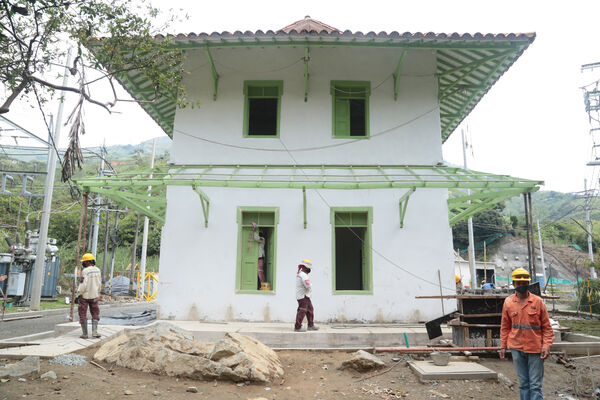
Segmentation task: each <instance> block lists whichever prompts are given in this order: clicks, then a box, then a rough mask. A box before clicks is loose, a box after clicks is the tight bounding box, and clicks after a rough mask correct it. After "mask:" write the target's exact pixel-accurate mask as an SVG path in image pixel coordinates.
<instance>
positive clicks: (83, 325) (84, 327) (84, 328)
mask: <svg viewBox="0 0 600 400" xmlns="http://www.w3.org/2000/svg"><path fill="white" fill-rule="evenodd" d="M79 323H80V324H81V331H82V332H83V333H82V335H81V336H79V337H80V338H82V339H87V338H88V332H87V321H81V322H79Z"/></svg>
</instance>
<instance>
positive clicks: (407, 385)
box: [0, 347, 600, 400]
mask: <svg viewBox="0 0 600 400" xmlns="http://www.w3.org/2000/svg"><path fill="white" fill-rule="evenodd" d="M95 351H96V348H93V347H92V348H88V349H85V350H82V351H80V352H78V354H83V355H85V356H87V357H88V360H91V359H92V357H93V354H94V353H95ZM278 354H279V357H280V359H281V361H282V364H283V366H284V369H285V377H284V378H283V379H281V380H277V381H276V382H272V383H271V384H267V385H263V384H247V385H246V384H236V383H232V382H226V381H194V380H190V379H177V378H172V377H166V376H157V375H151V374H146V373H143V372H139V371H134V370H130V369H126V368H120V367H116V366H111V365H107V364H103V366H104V367H105V368H106V369H107V370H106V371H105V370H102V369H100V368H98V367H96V366H94V365H91V364H87V365H85V366H82V367H71V366H62V365H49V364H48V361H47V360H42V362H41V372H40V373H44V372H47V371H49V370H53V371H54V372H56V375H57V376H58V379H57V380H54V381H53V380H41V379H40V378H39V375H38V374H31V375H29V376H25V377H24V378H26V379H27V381H26V382H19V381H18V378H10V381H9V382H6V383H0V400H1V399H7V400H9V399H10V400H12V399H23V398H48V399H61V398H66V399H70V400H75V399H79V400H93V399H128V400H129V399H131V400H135V399H146V400H147V399H154V398H156V399H204V398H209V399H243V400H246V399H294V400H298V399H340V398H346V399H394V398H412V399H437V398H440V399H442V398H445V399H483V398H490V397H491V396H493V397H494V398H495V399H516V398H518V397H519V394H518V389H517V387H516V386H517V385H515V387H514V388H513V389H509V388H508V387H507V386H506V385H505V384H504V383H501V382H496V381H468V380H459V381H434V382H424V383H421V382H419V381H418V379H417V378H416V376H415V375H414V374H413V373H412V371H411V370H410V369H409V367H408V366H407V365H406V360H408V357H407V356H396V355H392V354H389V353H387V354H382V355H378V356H380V357H381V359H382V360H383V361H385V362H386V364H387V368H389V367H392V366H393V368H392V369H391V370H389V371H388V372H385V373H383V374H381V375H378V376H373V377H370V376H371V375H373V373H365V374H361V373H358V372H354V371H339V370H338V369H337V368H338V367H339V365H340V364H341V363H342V361H344V360H347V359H348V358H350V356H349V354H348V353H344V352H315V351H281V352H279V353H278ZM392 357H401V358H402V360H401V361H399V362H397V363H396V362H394V361H392V360H391V358H392ZM555 360H556V359H549V360H548V361H547V362H546V363H545V376H544V384H543V387H544V395H545V397H546V398H547V399H555V398H559V397H558V393H570V394H571V395H575V396H576V393H577V392H579V393H580V395H579V396H576V397H579V398H588V397H586V396H585V395H581V394H582V393H583V392H584V391H587V392H588V396H589V394H591V390H592V385H595V386H598V385H600V358H591V359H582V360H575V361H573V363H574V365H575V366H576V368H575V369H570V368H566V367H565V366H563V365H561V364H558V363H556V361H555ZM480 362H481V364H483V365H485V366H487V367H488V368H491V369H493V370H495V371H497V372H500V373H502V374H504V375H505V376H507V377H508V378H509V379H511V380H512V381H513V382H515V383H516V382H517V378H516V374H515V371H514V368H513V366H512V363H511V362H509V361H501V360H499V359H498V358H484V359H481V361H480ZM2 364H4V362H3V363H2ZM387 368H386V369H387ZM386 369H384V370H380V371H379V372H381V371H385V370H386ZM369 377H370V378H369ZM364 378H367V379H364ZM591 379H594V380H595V381H594V383H593V384H592V382H591ZM190 386H195V387H197V389H198V393H190V392H186V389H187V388H188V387H190ZM126 392H127V393H130V394H126Z"/></svg>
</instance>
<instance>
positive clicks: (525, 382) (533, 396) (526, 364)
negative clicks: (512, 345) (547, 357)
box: [510, 350, 544, 400]
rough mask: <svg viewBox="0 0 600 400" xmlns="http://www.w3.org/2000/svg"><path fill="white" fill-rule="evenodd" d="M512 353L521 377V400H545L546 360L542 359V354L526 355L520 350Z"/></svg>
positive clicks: (518, 374)
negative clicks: (543, 392) (543, 389)
mask: <svg viewBox="0 0 600 400" xmlns="http://www.w3.org/2000/svg"><path fill="white" fill-rule="evenodd" d="M510 352H511V353H512V359H513V363H514V364H515V369H516V370H517V376H518V377H519V393H520V395H521V400H543V399H544V395H543V394H542V379H543V378H544V360H542V359H541V358H540V354H539V353H524V352H522V351H519V350H511V351H510Z"/></svg>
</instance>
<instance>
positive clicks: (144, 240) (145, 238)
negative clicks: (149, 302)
mask: <svg viewBox="0 0 600 400" xmlns="http://www.w3.org/2000/svg"><path fill="white" fill-rule="evenodd" d="M155 155H156V138H154V141H152V158H151V159H150V169H152V168H154V156H155ZM150 178H152V174H150ZM150 190H152V186H148V192H150ZM148 196H150V194H148ZM149 223H150V220H149V219H148V217H147V216H144V233H143V234H142V254H141V260H140V295H141V296H142V298H143V297H144V278H145V277H146V253H147V251H148V224H149Z"/></svg>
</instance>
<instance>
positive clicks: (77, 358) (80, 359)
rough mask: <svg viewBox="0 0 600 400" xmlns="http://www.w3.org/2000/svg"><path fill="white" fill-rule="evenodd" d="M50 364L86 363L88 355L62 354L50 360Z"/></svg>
mask: <svg viewBox="0 0 600 400" xmlns="http://www.w3.org/2000/svg"><path fill="white" fill-rule="evenodd" d="M48 363H49V364H60V365H77V366H82V365H86V364H87V361H86V357H85V356H81V355H79V354H61V355H60V356H57V357H54V358H53V359H52V360H50V361H49V362H48Z"/></svg>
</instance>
